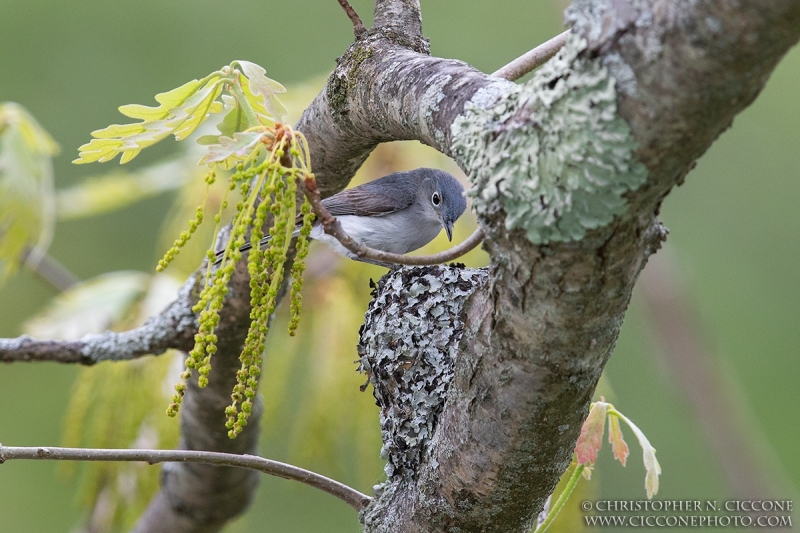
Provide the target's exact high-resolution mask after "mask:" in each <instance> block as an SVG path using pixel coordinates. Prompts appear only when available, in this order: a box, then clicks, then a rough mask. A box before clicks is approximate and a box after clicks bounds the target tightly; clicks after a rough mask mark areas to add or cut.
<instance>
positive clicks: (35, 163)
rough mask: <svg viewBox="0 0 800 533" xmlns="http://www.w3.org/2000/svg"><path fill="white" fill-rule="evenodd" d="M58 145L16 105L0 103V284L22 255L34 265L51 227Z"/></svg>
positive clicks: (43, 247)
mask: <svg viewBox="0 0 800 533" xmlns="http://www.w3.org/2000/svg"><path fill="white" fill-rule="evenodd" d="M56 153H58V145H57V144H56V143H55V141H54V140H53V139H52V137H50V135H49V134H48V133H47V132H46V131H45V130H44V128H42V126H41V125H40V124H39V123H38V122H37V121H36V119H35V118H34V117H33V116H32V115H31V114H30V113H29V112H28V111H27V110H26V109H25V108H24V107H22V106H21V105H19V104H16V103H14V102H5V103H0V285H2V283H3V282H4V280H5V279H7V278H8V277H9V276H10V275H11V274H12V273H14V272H15V271H16V269H17V268H18V267H19V265H20V264H21V262H22V261H23V260H24V258H25V256H26V255H27V261H28V262H29V263H32V264H35V263H36V262H37V261H38V260H39V258H41V255H42V254H43V253H44V250H46V249H47V247H48V245H49V244H50V238H51V237H52V234H53V225H54V211H55V210H54V208H53V204H54V201H55V200H54V198H55V197H54V191H53V165H52V161H51V158H52V156H53V155H55V154H56Z"/></svg>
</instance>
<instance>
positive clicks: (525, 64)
mask: <svg viewBox="0 0 800 533" xmlns="http://www.w3.org/2000/svg"><path fill="white" fill-rule="evenodd" d="M569 32H570V30H567V31H565V32H563V33H559V34H558V35H556V36H555V37H553V38H552V39H550V40H549V41H545V42H543V43H542V44H540V45H539V46H537V47H536V48H534V49H533V50H531V51H530V52H527V53H525V54H523V55H521V56H519V57H518V58H516V59H515V60H514V61H512V62H511V63H509V64H508V65H506V66H504V67H501V68H500V69H499V70H496V71H495V72H493V73H492V76H495V77H498V78H504V79H507V80H509V81H514V80H518V79H520V78H521V77H522V76H524V75H525V74H527V73H528V72H530V71H532V70H533V69H535V68H536V67H538V66H541V65H544V64H545V63H546V62H547V60H548V59H550V58H551V57H553V56H554V55H556V53H557V52H558V51H559V50H561V47H562V46H564V43H565V42H567V35H569Z"/></svg>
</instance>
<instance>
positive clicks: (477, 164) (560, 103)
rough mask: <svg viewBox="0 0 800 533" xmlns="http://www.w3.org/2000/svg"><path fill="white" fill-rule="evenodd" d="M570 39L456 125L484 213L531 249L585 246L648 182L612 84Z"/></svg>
mask: <svg viewBox="0 0 800 533" xmlns="http://www.w3.org/2000/svg"><path fill="white" fill-rule="evenodd" d="M585 48H586V41H585V40H583V39H582V38H580V37H578V36H571V37H570V39H569V40H568V42H567V44H566V45H565V46H564V48H563V49H562V50H561V51H560V52H559V54H558V55H557V56H556V57H554V58H553V59H552V60H550V61H549V62H548V63H547V64H545V65H544V66H543V67H542V68H541V69H540V70H539V71H538V72H537V73H536V75H535V76H534V77H533V79H532V80H531V81H529V82H528V83H526V84H525V85H522V86H518V87H517V88H516V89H514V88H512V89H511V91H510V92H507V93H506V94H505V95H504V97H503V98H502V99H500V100H499V101H498V100H496V99H494V101H493V102H491V103H489V102H487V100H488V98H486V96H487V95H482V94H480V93H481V91H478V93H476V95H475V96H474V97H473V98H472V100H471V101H470V103H468V104H467V105H466V106H465V112H464V113H463V114H462V115H461V116H460V117H459V118H458V119H456V121H455V122H454V123H453V126H452V134H453V148H454V153H455V154H456V156H457V159H458V160H459V162H460V163H461V165H462V168H464V169H465V170H467V172H468V173H469V175H470V177H471V178H472V180H473V183H474V187H473V189H472V190H471V191H470V194H471V196H473V198H474V200H473V205H474V206H475V210H476V212H477V213H478V216H481V217H483V218H488V217H492V216H495V215H497V214H498V212H500V211H501V210H502V213H503V214H504V215H503V216H504V217H505V227H506V229H508V230H512V229H522V230H524V231H525V233H526V235H527V237H528V239H530V241H531V242H533V243H534V244H547V243H550V242H559V241H574V240H580V239H581V238H583V237H584V235H586V232H587V231H589V230H592V229H595V228H599V227H602V226H605V225H607V224H609V223H610V222H611V221H612V220H613V218H614V216H615V215H621V214H622V213H624V212H625V210H626V208H627V201H626V200H625V198H624V194H625V193H626V192H628V191H631V190H635V189H636V188H638V187H639V186H640V185H642V184H643V183H644V182H645V180H646V179H647V168H646V167H645V166H644V165H643V164H642V163H640V162H639V161H637V160H636V159H634V151H635V149H636V142H635V141H634V139H633V136H632V135H631V132H630V128H629V127H628V124H627V123H626V122H625V121H624V120H623V119H622V118H621V117H619V116H618V115H617V93H616V90H615V80H614V78H613V76H611V75H610V74H609V72H608V70H607V69H606V68H605V67H604V66H603V65H602V64H601V62H600V60H599V59H593V58H588V57H583V56H581V55H580V52H581V51H582V50H584V49H585Z"/></svg>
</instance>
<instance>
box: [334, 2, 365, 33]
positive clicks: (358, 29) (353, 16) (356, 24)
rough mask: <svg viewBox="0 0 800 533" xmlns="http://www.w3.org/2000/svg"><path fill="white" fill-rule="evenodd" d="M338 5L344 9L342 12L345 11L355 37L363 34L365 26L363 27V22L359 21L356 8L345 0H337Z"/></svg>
mask: <svg viewBox="0 0 800 533" xmlns="http://www.w3.org/2000/svg"><path fill="white" fill-rule="evenodd" d="M339 5H340V6H342V9H344V12H345V13H347V17H348V18H349V19H350V22H352V23H353V33H354V34H355V36H356V39H358V38H359V37H361V36H362V35H364V33H366V31H367V28H365V27H364V23H363V22H361V17H359V16H358V13H356V10H355V9H353V6H351V5H350V2H348V1H347V0H339Z"/></svg>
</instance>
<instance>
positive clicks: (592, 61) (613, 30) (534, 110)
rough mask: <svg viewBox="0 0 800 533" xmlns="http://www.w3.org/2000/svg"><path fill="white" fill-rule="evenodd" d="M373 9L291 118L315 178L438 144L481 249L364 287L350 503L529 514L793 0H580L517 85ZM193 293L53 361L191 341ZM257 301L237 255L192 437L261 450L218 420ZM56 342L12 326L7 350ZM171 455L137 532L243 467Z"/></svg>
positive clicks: (473, 518)
mask: <svg viewBox="0 0 800 533" xmlns="http://www.w3.org/2000/svg"><path fill="white" fill-rule="evenodd" d="M375 10H376V12H375V26H374V27H373V28H372V29H371V30H369V31H366V32H361V31H359V32H358V37H357V40H356V42H355V43H354V44H353V45H352V46H351V47H350V48H349V49H348V50H347V51H346V52H345V54H344V55H343V56H342V57H341V58H340V59H339V62H338V66H337V68H336V70H335V72H334V73H333V74H332V75H331V77H330V79H329V80H328V84H327V86H326V87H325V89H324V90H323V91H322V92H321V93H320V94H319V95H318V96H317V98H316V99H315V100H314V102H313V104H312V105H311V106H310V107H309V109H308V110H306V112H305V113H304V115H303V117H302V118H301V120H300V123H299V124H298V128H299V129H300V130H301V131H302V132H303V133H304V134H305V135H306V137H307V139H308V141H309V145H310V150H311V157H312V165H313V169H314V172H315V174H316V176H317V179H318V182H319V185H320V189H321V190H322V191H323V193H324V194H325V195H329V194H333V193H335V192H337V191H339V190H341V189H343V188H344V187H345V186H346V185H347V183H348V181H349V180H350V178H351V177H352V175H353V174H354V173H355V171H356V169H358V167H359V166H360V165H361V163H363V161H364V160H365V159H366V157H367V156H368V155H369V153H370V152H371V151H372V149H373V148H374V147H375V146H377V144H378V143H381V142H385V141H392V140H402V139H417V140H420V141H422V142H424V143H426V144H429V145H430V146H432V147H434V148H436V149H438V150H440V151H441V152H443V153H445V154H448V155H450V156H452V157H454V159H455V160H456V161H457V162H458V164H459V165H460V166H461V167H462V168H463V169H464V170H465V171H466V172H467V174H468V175H469V177H470V179H471V180H472V183H473V189H472V191H471V195H472V197H473V205H474V208H475V210H476V212H477V214H478V218H479V223H480V224H481V226H482V228H483V230H484V233H485V235H486V239H485V247H486V250H487V251H488V252H489V255H490V257H491V266H490V267H489V268H488V269H485V270H480V271H474V270H466V269H459V268H457V267H424V268H415V269H403V270H400V271H397V272H393V273H391V274H389V275H388V276H387V277H386V278H384V280H383V281H382V282H381V284H380V286H379V287H378V289H377V292H376V297H375V300H374V301H373V302H372V304H371V306H370V309H369V311H368V313H367V320H366V324H365V327H364V329H363V330H362V334H361V343H360V347H359V350H360V354H361V356H362V367H363V368H364V369H365V371H367V372H368V374H369V376H370V380H371V381H372V383H373V385H374V386H375V391H376V398H377V399H378V402H379V404H380V405H381V424H382V428H383V435H384V452H385V454H386V456H387V457H388V460H389V463H388V465H387V473H388V480H387V482H386V483H384V484H383V485H382V487H381V489H380V491H379V494H378V495H377V497H376V498H375V499H374V500H373V502H372V503H371V504H370V505H369V506H368V507H367V508H366V509H365V510H364V512H363V513H362V516H361V518H362V520H363V522H364V524H365V530H366V531H368V532H393V533H396V532H438V531H452V532H456V531H458V532H461V533H464V532H473V531H474V532H478V531H480V532H489V531H497V532H503V533H508V532H521V531H525V530H526V528H528V527H529V526H530V524H531V522H532V520H533V517H535V516H536V515H537V513H538V512H539V511H540V510H541V509H542V506H543V503H544V501H545V499H546V498H547V497H548V495H549V494H550V493H551V491H552V490H553V487H554V486H555V484H556V482H557V481H558V479H559V477H560V475H561V474H562V473H563V472H564V470H565V469H566V467H567V465H568V463H569V460H570V457H571V455H572V450H573V448H574V445H575V441H576V439H577V436H578V434H579V431H580V427H581V423H582V421H583V419H584V417H585V416H586V413H587V408H588V405H589V401H590V399H591V397H592V394H593V392H594V388H595V385H596V383H597V380H598V378H599V376H600V374H601V372H602V371H603V367H604V366H605V363H606V361H607V360H608V358H609V356H610V355H611V352H612V350H613V348H614V343H615V342H616V339H617V335H618V333H619V329H620V326H621V324H622V320H623V318H624V313H625V309H626V307H627V305H628V302H629V299H630V295H631V290H632V288H633V285H634V283H635V281H636V278H637V276H638V274H639V272H640V271H641V269H642V268H643V266H644V264H645V262H646V261H647V258H648V256H649V255H650V254H652V253H653V252H654V251H655V250H656V249H657V248H658V247H659V245H660V243H661V241H663V239H664V238H665V236H666V229H665V228H664V227H663V226H662V225H661V224H660V223H659V222H658V220H657V219H656V215H657V213H658V209H659V206H660V204H661V201H662V200H663V198H664V197H665V196H666V195H667V194H668V193H669V191H670V190H671V189H672V187H674V186H675V185H677V184H680V183H681V182H682V180H683V179H684V177H685V176H686V174H687V173H688V171H689V170H690V169H691V167H692V165H693V164H694V161H695V160H696V159H697V158H698V157H699V156H700V155H701V154H702V153H703V152H704V151H705V150H706V149H707V148H708V147H709V145H710V144H711V143H712V142H713V140H714V139H715V138H716V137H717V136H718V135H719V134H720V133H721V132H722V131H723V130H724V129H725V128H727V127H728V126H729V125H730V124H731V122H732V120H733V117H734V116H735V115H736V114H737V113H738V112H739V111H741V110H742V109H744V108H745V107H746V106H747V105H748V104H749V103H750V102H752V101H753V99H754V98H755V97H756V96H757V94H758V93H759V91H760V90H761V89H762V88H763V86H764V83H765V82H766V80H767V78H768V76H769V74H770V72H771V71H772V70H773V68H774V67H775V65H776V64H777V62H778V61H779V60H780V58H781V57H782V56H783V54H785V52H786V51H787V50H788V49H789V47H791V46H792V45H793V44H794V43H795V42H796V41H797V39H798V36H800V2H797V1H796V0H761V1H760V2H751V3H749V4H748V3H744V2H731V1H729V0H708V1H705V2H691V3H690V2H672V1H668V0H628V1H625V0H595V1H590V0H576V2H575V3H574V5H573V6H572V7H571V8H570V9H569V10H568V11H567V21H568V23H569V24H570V25H571V26H572V34H571V36H570V37H569V38H568V41H567V44H566V45H565V47H564V48H563V49H562V51H561V52H560V53H559V54H558V55H557V56H556V57H555V58H553V59H552V60H551V61H550V62H549V63H548V64H547V65H545V66H544V67H542V68H541V69H540V71H539V72H538V73H537V74H536V75H535V76H534V77H533V79H532V80H531V81H530V82H528V83H526V84H524V85H521V86H518V85H515V84H513V83H510V82H508V81H505V80H502V79H499V78H495V77H492V76H488V75H486V74H483V73H481V72H479V71H477V70H475V69H473V68H471V67H469V66H468V65H466V64H464V63H462V62H460V61H454V60H446V59H439V58H433V57H430V56H429V55H428V44H427V41H426V40H425V39H424V37H423V34H422V26H421V16H420V11H419V1H418V0H376V2H375ZM196 297H197V294H196V291H194V290H193V285H192V282H191V281H190V282H189V283H188V284H187V288H186V290H185V291H184V292H183V294H182V297H181V299H180V300H179V301H178V302H176V303H175V304H173V306H171V308H170V311H169V312H168V313H167V314H165V315H164V316H162V317H159V318H157V319H155V320H154V321H152V322H150V323H149V325H148V326H147V327H145V328H142V329H141V331H140V332H139V333H136V332H129V333H130V334H128V335H127V336H125V335H124V334H119V335H115V334H108V335H107V336H105V337H100V338H98V339H94V341H97V342H94V341H93V342H91V343H90V342H84V343H83V344H72V345H70V346H68V347H67V348H69V350H71V351H69V353H68V354H67V355H68V358H69V360H70V361H72V362H82V363H85V364H91V363H93V362H95V361H97V360H99V359H125V358H131V357H137V356H139V355H141V354H142V353H143V350H144V351H147V350H158V351H161V350H164V349H166V348H181V349H186V346H187V344H189V343H190V337H191V331H190V330H191V329H192V327H196V325H193V326H189V325H188V324H189V323H190V322H191V320H190V318H191V316H192V315H191V312H190V309H191V305H192V303H193V301H194V300H195V299H196ZM249 311H250V309H249V286H248V282H247V273H246V268H244V265H242V266H241V267H240V269H239V271H238V272H237V274H236V276H235V277H234V280H233V281H232V284H231V291H230V294H229V297H228V299H227V300H226V307H225V309H224V310H223V313H222V314H221V322H220V326H219V329H218V331H217V334H218V336H219V349H218V351H217V353H216V354H215V355H214V364H213V371H212V375H211V376H210V380H209V386H208V387H207V388H206V389H199V388H197V387H196V386H191V387H190V388H189V390H188V391H187V394H186V398H185V400H184V402H185V403H184V406H183V409H182V412H181V416H182V419H181V420H182V430H183V439H182V446H183V447H186V448H190V449H206V450H214V451H228V452H239V453H242V452H251V453H252V452H254V451H255V449H256V439H257V436H258V430H257V429H258V428H257V420H258V417H257V415H254V416H253V417H251V421H252V422H251V424H250V426H248V427H247V428H246V431H245V432H243V434H242V435H240V436H239V437H238V439H236V440H234V441H231V440H229V439H228V438H227V434H226V433H227V431H226V429H225V427H224V421H225V417H224V407H225V405H227V403H228V395H229V393H230V390H231V389H232V386H233V381H234V380H235V372H236V370H238V368H239V362H238V356H239V353H240V351H241V347H242V343H243V340H244V337H245V335H246V332H247V327H248V322H249ZM170 324H173V326H174V325H176V324H177V325H180V330H179V331H177V332H174V331H173V332H171V333H170V332H168V331H167V329H169V328H170ZM101 341H102V342H101ZM138 341H142V342H138ZM115 343H116V344H115ZM98 344H102V348H103V349H102V350H99V351H98V350H95V349H94V348H97V346H96V345H98ZM55 348H57V347H55ZM55 348H54V346H51V345H49V344H47V345H45V344H41V345H38V344H36V343H35V342H33V343H32V342H31V341H30V339H18V340H13V341H3V342H0V360H21V359H25V358H26V357H27V358H28V359H31V358H33V359H36V358H42V357H44V356H45V355H47V354H46V353H45V352H47V351H48V350H49V351H50V352H52V351H53V349H55ZM114 350H119V352H120V353H119V354H116V356H114V355H111V354H109V353H106V352H110V351H114ZM98 354H101V355H98ZM164 472H165V473H164V481H163V486H162V490H161V492H160V493H159V495H158V496H157V497H156V498H155V500H154V501H153V503H152V504H151V506H150V508H149V509H148V510H147V511H146V513H145V514H144V515H143V516H142V518H141V520H140V522H139V524H138V525H137V527H136V531H138V532H145V531H146V532H148V533H150V532H157V531H170V532H173V533H184V532H186V533H188V532H212V531H218V530H220V529H221V528H222V526H223V525H224V523H225V522H226V521H227V520H229V519H230V518H232V517H233V516H235V515H236V514H238V513H240V512H242V510H243V509H244V508H246V506H247V504H248V503H249V501H250V500H251V498H252V495H253V491H254V490H255V484H256V479H255V474H253V473H251V472H248V471H246V470H236V469H231V468H224V467H213V466H196V465H195V466H190V465H186V464H180V465H170V467H169V468H165V470H164Z"/></svg>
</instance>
